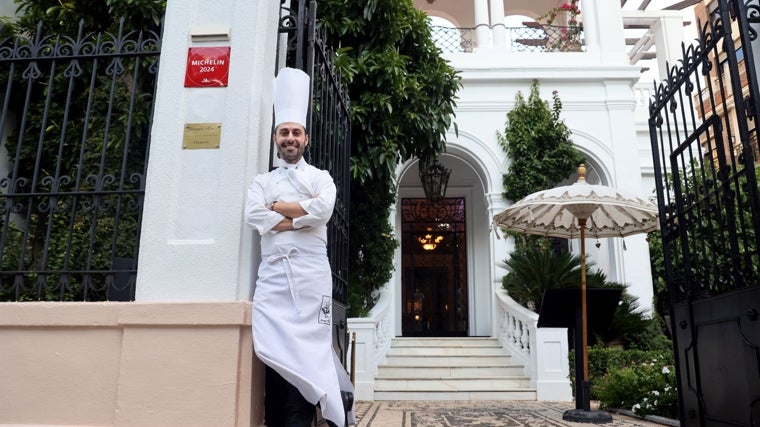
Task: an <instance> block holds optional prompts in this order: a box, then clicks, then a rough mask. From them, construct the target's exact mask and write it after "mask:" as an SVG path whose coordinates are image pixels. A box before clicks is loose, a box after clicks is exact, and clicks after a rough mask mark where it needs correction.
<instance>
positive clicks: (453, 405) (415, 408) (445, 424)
mask: <svg viewBox="0 0 760 427" xmlns="http://www.w3.org/2000/svg"><path fill="white" fill-rule="evenodd" d="M573 408H575V404H574V403H573V402H533V401H528V402H525V401H498V402H497V401H454V402H449V401H445V402H442V401H377V402H357V403H356V406H355V409H356V418H357V425H356V426H357V427H496V426H499V427H502V426H504V427H507V426H513V427H522V426H535V427H538V426H542V427H543V426H575V427H579V426H590V425H593V424H584V423H573V422H567V421H564V420H563V419H562V414H563V413H564V412H565V411H566V410H568V409H573ZM592 409H593V407H592ZM612 418H613V420H612V422H611V423H606V424H603V425H604V426H610V427H634V426H641V427H655V426H656V427H662V424H657V423H653V422H648V421H644V420H640V419H638V418H633V417H628V416H625V415H620V414H612Z"/></svg>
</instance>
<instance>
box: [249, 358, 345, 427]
mask: <svg viewBox="0 0 760 427" xmlns="http://www.w3.org/2000/svg"><path fill="white" fill-rule="evenodd" d="M316 415H317V408H316V406H314V405H313V404H312V403H310V402H309V401H308V400H306V399H304V397H303V395H302V394H301V392H300V391H298V389H297V388H296V387H294V386H293V385H292V384H290V383H289V382H288V381H286V380H285V378H283V377H282V376H281V375H280V374H278V373H277V371H275V370H274V369H272V368H270V367H269V366H267V367H266V385H265V387H264V424H266V426H267V427H311V426H313V425H314V419H315V418H316ZM327 425H328V426H330V427H335V424H333V423H331V422H329V421H327Z"/></svg>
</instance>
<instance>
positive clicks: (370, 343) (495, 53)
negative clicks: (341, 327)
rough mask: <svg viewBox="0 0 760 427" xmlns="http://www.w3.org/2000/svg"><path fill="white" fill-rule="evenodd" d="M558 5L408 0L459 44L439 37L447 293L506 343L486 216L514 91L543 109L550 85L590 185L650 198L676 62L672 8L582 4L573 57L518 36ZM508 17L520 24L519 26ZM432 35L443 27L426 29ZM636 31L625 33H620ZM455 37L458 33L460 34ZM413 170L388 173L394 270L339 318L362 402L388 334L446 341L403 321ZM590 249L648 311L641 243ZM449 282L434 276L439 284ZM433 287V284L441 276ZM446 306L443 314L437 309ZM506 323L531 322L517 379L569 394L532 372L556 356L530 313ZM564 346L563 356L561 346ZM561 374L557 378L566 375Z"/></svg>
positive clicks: (472, 327)
mask: <svg viewBox="0 0 760 427" xmlns="http://www.w3.org/2000/svg"><path fill="white" fill-rule="evenodd" d="M562 3H563V2H556V1H554V0H551V1H549V0H546V1H542V0H538V1H526V0H467V1H457V2H452V1H445V0H436V1H430V0H415V5H416V6H417V7H418V8H419V9H421V10H424V11H425V12H426V13H427V14H428V16H431V17H434V21H433V22H434V24H433V25H446V23H448V26H450V27H455V28H456V29H457V30H456V31H455V32H454V33H455V41H456V43H457V44H458V45H459V46H461V49H460V48H454V49H448V50H447V49H446V47H445V43H446V42H441V41H439V43H444V45H442V46H444V50H447V52H446V53H444V55H445V57H446V58H447V59H448V60H449V62H450V64H451V65H452V66H453V67H454V68H455V69H456V70H457V71H458V72H459V73H460V75H461V77H462V88H461V89H460V91H459V92H458V100H457V108H456V110H455V112H456V117H455V119H454V120H455V122H456V123H457V125H458V133H455V132H454V131H453V130H452V131H451V132H449V134H448V135H447V141H446V142H447V149H446V152H445V153H444V154H442V155H441V156H440V157H439V161H440V163H441V164H443V165H444V166H445V167H446V168H448V169H450V170H451V176H450V178H449V182H448V190H447V193H446V197H447V198H452V199H463V201H464V202H463V205H464V218H465V220H464V222H465V224H464V226H463V229H464V230H466V232H464V233H463V234H464V235H463V240H462V244H461V245H459V244H458V245H457V247H458V248H462V250H464V251H465V252H466V255H463V259H466V263H465V264H466V267H465V268H464V270H466V271H465V272H462V273H461V275H460V276H461V277H459V279H457V284H456V286H462V291H461V292H458V293H457V295H460V294H463V295H465V298H464V300H465V301H463V302H462V305H463V308H464V309H465V310H466V314H465V324H466V326H465V327H464V328H463V329H462V330H460V331H458V332H457V335H466V336H471V337H496V338H499V339H500V340H501V341H502V344H503V345H504V347H506V348H508V349H509V346H510V341H511V340H514V337H511V336H506V335H509V332H508V331H506V329H507V326H505V322H511V323H510V325H509V327H510V328H513V327H514V326H513V325H514V323H515V320H514V316H515V314H511V313H509V312H508V311H505V303H504V299H503V298H505V296H504V294H503V291H502V289H501V288H502V286H501V280H502V277H503V276H504V274H505V273H506V271H505V270H504V269H503V268H501V267H500V264H501V263H502V262H503V261H504V260H505V259H507V258H508V256H509V253H510V251H511V249H512V247H513V242H512V241H511V240H509V239H505V238H503V237H502V236H501V235H500V233H498V232H496V231H494V230H491V227H490V225H491V220H492V218H493V216H494V215H496V214H497V213H499V212H501V211H502V210H504V209H505V208H506V207H508V204H509V203H510V202H509V201H507V200H505V199H504V198H503V196H502V193H503V192H504V187H503V184H502V175H503V174H504V173H506V172H507V171H508V169H509V163H510V160H509V159H508V158H507V157H506V155H505V153H504V151H503V149H502V148H501V147H500V145H499V142H498V139H497V131H499V132H502V133H503V132H504V126H505V121H506V114H507V113H508V112H509V111H510V110H511V109H512V108H513V107H514V104H515V95H516V94H517V93H518V92H522V93H523V94H524V95H525V96H526V97H527V96H528V94H529V93H530V87H531V84H532V82H533V81H534V80H538V82H539V85H540V89H541V97H542V98H543V99H545V100H547V101H549V102H551V97H552V92H553V91H557V93H558V95H559V97H560V98H561V100H562V113H561V118H562V119H563V120H564V121H565V123H566V124H567V126H568V127H569V129H570V130H571V132H572V135H571V139H572V141H573V143H574V145H575V146H576V147H577V148H578V149H579V150H580V151H581V152H582V154H583V155H584V156H585V159H586V166H587V168H588V169H589V171H590V172H589V180H590V181H591V182H592V183H597V184H603V185H608V186H612V187H616V188H619V189H621V190H625V191H627V192H631V193H634V194H639V195H641V196H644V197H653V196H654V195H653V184H652V178H651V174H652V171H651V162H652V160H651V150H650V148H649V130H648V125H647V119H648V114H647V106H648V98H649V93H650V91H651V89H650V88H652V87H653V83H652V82H653V80H655V79H657V80H659V78H661V77H662V76H664V74H665V73H664V71H659V74H660V75H658V69H659V70H664V69H665V68H666V61H668V60H670V61H671V62H672V61H673V60H672V58H673V57H674V55H675V54H679V55H680V43H681V42H682V40H683V34H684V30H683V26H684V19H683V17H682V12H681V11H670V10H658V11H654V12H652V11H646V10H637V9H631V8H624V7H621V4H620V2H617V1H609V0H580V1H579V5H580V10H581V12H582V14H581V16H582V19H583V21H582V23H583V36H582V45H583V47H582V48H581V49H579V50H578V51H553V49H551V48H549V43H551V37H552V36H551V33H550V30H548V29H546V28H543V29H544V30H545V32H543V33H541V32H539V33H527V34H528V35H527V36H526V35H525V34H526V33H524V32H522V33H521V32H520V31H523V30H524V29H525V27H528V28H542V27H540V26H537V25H536V24H535V23H534V22H535V21H534V19H535V18H539V17H540V16H541V15H544V14H545V12H547V11H548V10H550V9H551V8H553V7H556V6H559V5H560V4H562ZM647 3H648V2H647ZM505 18H506V19H505ZM441 22H443V23H444V24H441ZM505 22H506V23H510V22H511V23H515V22H517V23H518V24H517V26H519V27H522V28H516V27H514V25H515V24H505ZM555 25H557V24H556V22H555ZM435 30H439V31H441V30H442V29H441V27H434V31H435ZM443 31H444V32H446V33H447V34H451V33H452V32H451V31H449V30H445V29H444V30H443ZM531 34H532V35H531ZM536 34H539V36H536ZM542 34H543V35H544V36H545V37H548V38H549V42H543V43H545V44H544V45H542V46H541V47H539V48H538V49H536V48H535V46H534V45H535V43H532V42H534V41H535V39H536V38H539V37H540V36H541V35H542ZM632 34H633V35H634V36H635V39H633V38H631V37H630V36H631V35H632ZM457 35H458V37H460V38H456V36H457ZM449 37H450V36H449ZM531 37H532V39H531ZM448 46H449V47H450V46H451V45H448ZM526 46H528V48H526ZM530 46H534V47H533V48H530ZM655 53H656V55H655ZM644 59H649V60H650V62H648V63H647V62H645V61H643V60H644ZM655 59H656V61H657V63H654V60H655ZM658 66H659V67H658ZM649 68H652V69H653V70H649ZM642 76H643V77H642ZM418 171H419V169H418V165H417V163H416V161H410V162H408V163H406V164H403V165H400V166H399V168H398V170H397V176H398V199H397V205H396V208H395V211H394V213H393V214H392V217H391V223H392V224H393V225H394V227H395V231H396V237H397V238H399V239H400V241H401V247H400V248H399V250H398V253H397V259H396V262H395V265H396V266H397V267H396V270H395V273H394V276H393V278H392V280H391V281H390V283H388V284H387V285H386V287H385V288H384V289H383V290H382V292H381V294H380V297H379V302H378V304H377V306H376V307H375V309H374V310H372V312H371V316H370V318H365V319H350V322H349V328H350V329H353V330H354V331H356V332H357V336H358V337H359V338H358V339H357V342H358V343H359V344H358V347H357V355H359V366H358V367H357V378H358V379H357V391H358V396H359V398H362V397H365V398H366V397H369V396H371V390H372V388H373V386H374V380H373V378H374V376H375V375H376V373H377V368H376V367H377V364H379V363H382V362H383V361H384V360H385V353H386V352H387V351H388V349H389V348H390V341H391V338H392V337H405V336H418V335H423V336H425V335H431V336H434V335H446V334H447V331H446V330H445V329H446V328H445V327H443V328H440V329H438V330H436V328H435V326H433V327H430V328H427V329H425V328H426V327H423V329H424V330H425V331H427V334H426V333H425V332H423V333H418V331H419V329H416V330H415V329H414V328H413V327H411V326H410V325H411V323H410V321H409V319H408V317H409V315H410V313H411V312H412V311H413V310H414V309H413V307H416V301H417V300H416V299H415V297H414V296H413V294H414V292H415V291H416V292H418V293H420V289H419V288H422V287H424V284H422V285H420V284H419V279H415V277H416V276H413V275H412V274H410V273H409V271H410V269H411V271H413V270H414V269H415V268H418V267H419V263H420V262H422V261H419V262H418V261H414V262H411V261H409V256H407V255H405V254H407V253H408V252H409V249H408V248H406V247H405V245H410V244H412V245H414V244H417V240H415V238H408V237H409V236H406V235H405V233H408V231H405V230H408V228H405V218H406V216H405V214H404V212H402V211H403V210H404V203H405V202H404V200H410V201H413V200H415V199H416V200H419V199H420V198H423V197H424V193H423V191H422V188H421V183H420V179H419V176H418ZM574 181H575V177H571V179H570V180H568V182H567V183H568V184H569V183H571V182H574ZM412 237H413V236H412ZM579 246H580V245H579V242H578V241H577V240H575V241H574V242H571V243H570V250H571V252H574V253H576V254H578V253H579ZM586 248H587V251H586V252H587V255H588V260H589V261H590V262H591V263H593V264H594V266H595V268H599V269H601V270H602V271H603V272H604V273H605V274H606V275H607V278H608V280H610V281H614V282H618V283H623V284H626V285H628V292H629V293H631V294H632V295H635V296H637V297H638V302H639V304H640V307H641V308H642V309H643V310H645V311H647V312H649V311H650V310H651V307H652V298H653V286H652V275H651V270H650V260H649V250H648V245H647V242H646V239H645V236H644V235H637V236H630V237H626V238H625V242H623V239H601V240H600V241H596V240H594V239H588V241H587V243H586ZM418 259H419V258H418ZM412 263H417V264H418V265H411V264H412ZM429 271H430V270H429ZM445 276H446V275H445V273H443V274H442V275H439V276H438V277H439V278H444V277H445ZM415 280H417V282H415ZM441 280H442V279H441ZM438 285H439V286H442V285H441V282H440V280H439V282H438ZM430 300H431V298H430V296H427V297H426V298H425V299H424V301H425V302H429V301H430ZM434 300H435V299H434ZM507 300H508V297H507ZM510 301H511V300H510ZM444 309H448V306H447V307H445V308H441V310H444ZM516 316H517V319H518V320H517V323H518V324H520V325H523V322H524V324H525V326H520V328H527V329H530V328H533V329H532V330H531V333H530V336H531V340H535V339H537V340H538V342H537V343H535V345H532V346H529V347H530V353H532V354H525V357H526V363H527V368H526V371H532V372H528V373H529V374H530V375H532V377H533V381H534V384H535V382H538V383H539V385H538V387H537V388H538V389H539V392H538V395H539V398H541V396H542V395H543V396H548V397H550V398H552V399H557V398H560V399H562V398H566V397H567V396H566V395H565V394H564V391H551V390H552V388H553V387H555V385H556V387H559V388H560V389H562V390H569V388H567V387H566V384H563V383H562V381H561V380H557V381H554V380H552V381H549V383H550V384H549V385H548V386H547V387H548V388H546V387H545V388H544V389H543V392H542V390H541V386H540V383H541V381H542V379H541V375H546V372H544V373H543V374H542V373H540V372H537V370H536V366H540V365H542V363H543V362H545V361H546V360H545V359H546V358H547V357H548V358H553V357H554V355H547V354H543V355H541V354H540V353H541V348H542V344H541V334H542V332H541V331H536V330H535V318H536V317H537V315H536V314H535V313H533V314H532V315H531V314H526V313H522V314H516ZM526 316H527V317H526ZM505 319H507V320H505ZM559 336H562V334H560V335H559ZM555 338H556V336H554V338H552V340H553V339H555ZM564 346H565V347H563V348H565V350H566V348H567V347H566V346H567V344H566V343H564ZM522 347H525V346H524V345H523V346H522ZM522 350H524V349H519V351H522ZM363 351H366V352H368V353H369V354H363V353H362V352H363ZM542 358H543V359H542ZM544 364H545V363H544ZM550 376H551V375H550ZM560 377H561V375H560ZM561 379H564V380H566V379H567V376H566V375H565V376H564V378H561Z"/></svg>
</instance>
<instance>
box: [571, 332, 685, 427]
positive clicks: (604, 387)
mask: <svg viewBox="0 0 760 427" xmlns="http://www.w3.org/2000/svg"><path fill="white" fill-rule="evenodd" d="M574 359H575V357H574V353H571V354H570V361H571V363H570V368H571V381H572V382H573V383H574V380H575V374H574V369H573V368H574V362H573V360H574ZM588 359H589V380H590V381H591V398H592V399H594V400H598V401H599V406H600V407H601V408H617V409H627V410H631V411H633V412H634V413H635V414H637V415H640V416H644V415H659V416H663V417H667V418H673V419H677V418H678V394H677V391H676V377H675V369H674V368H673V363H674V360H673V353H672V352H671V351H669V350H657V351H644V350H624V349H623V348H621V347H601V346H596V347H591V348H589V353H588ZM573 389H574V388H573Z"/></svg>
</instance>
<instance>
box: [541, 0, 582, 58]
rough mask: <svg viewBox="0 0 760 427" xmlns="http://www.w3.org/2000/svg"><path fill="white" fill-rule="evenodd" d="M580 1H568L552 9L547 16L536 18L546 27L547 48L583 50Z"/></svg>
mask: <svg viewBox="0 0 760 427" xmlns="http://www.w3.org/2000/svg"><path fill="white" fill-rule="evenodd" d="M579 1H580V0H567V1H566V2H564V3H561V4H560V5H559V6H557V7H554V8H552V9H550V10H549V11H548V12H546V13H545V14H543V15H541V16H539V17H538V18H536V21H537V22H542V23H543V24H544V25H545V26H546V27H544V30H545V31H547V34H546V35H547V37H548V39H549V42H548V43H547V47H548V48H549V49H550V50H555V51H573V50H575V51H579V50H581V49H580V47H581V41H580V38H581V31H583V22H582V21H581V18H580V14H581V10H580V8H579V7H578V2H579Z"/></svg>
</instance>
